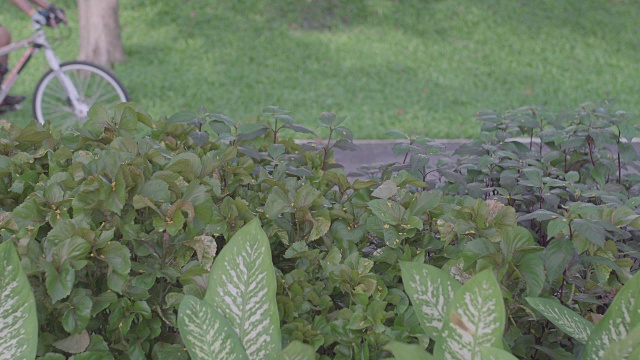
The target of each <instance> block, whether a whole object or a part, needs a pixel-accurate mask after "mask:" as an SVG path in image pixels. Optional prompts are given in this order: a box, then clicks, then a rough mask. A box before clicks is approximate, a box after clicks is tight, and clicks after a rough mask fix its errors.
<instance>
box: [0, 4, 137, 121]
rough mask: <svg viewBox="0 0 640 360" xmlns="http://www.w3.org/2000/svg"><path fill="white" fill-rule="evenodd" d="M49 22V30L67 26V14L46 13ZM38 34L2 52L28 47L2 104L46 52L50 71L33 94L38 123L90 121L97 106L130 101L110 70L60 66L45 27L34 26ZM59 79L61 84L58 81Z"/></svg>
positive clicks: (1, 91) (2, 92)
mask: <svg viewBox="0 0 640 360" xmlns="http://www.w3.org/2000/svg"><path fill="white" fill-rule="evenodd" d="M43 15H45V18H46V19H48V22H49V23H48V24H47V26H49V27H52V28H58V26H59V25H61V24H66V23H67V19H66V16H65V14H64V11H62V10H61V9H58V8H55V7H54V8H50V9H48V10H47V11H44V12H43ZM32 26H33V28H34V30H35V33H34V34H33V35H32V36H30V37H28V38H26V39H24V40H21V41H17V42H13V43H11V44H9V45H7V46H4V47H1V48H0V56H3V55H7V54H9V53H11V52H14V51H16V50H18V49H21V48H24V47H26V48H27V50H26V51H25V52H24V54H23V55H22V57H21V58H20V60H19V61H18V62H17V63H16V65H14V66H13V68H12V69H10V70H9V71H8V72H7V74H6V75H5V80H4V82H3V83H2V84H1V86H0V103H2V101H3V100H4V99H5V97H6V96H7V94H8V93H9V90H11V87H12V86H13V85H14V84H15V82H16V80H17V79H18V76H19V74H20V73H21V72H22V70H23V69H24V68H25V67H26V66H27V64H28V63H29V59H31V57H32V56H33V55H34V54H35V53H37V52H38V50H42V51H43V52H44V55H45V58H46V60H47V63H48V64H49V68H50V70H49V71H47V72H46V73H45V74H44V75H43V76H42V78H41V79H40V81H39V82H38V84H37V85H36V88H35V91H34V92H33V103H32V110H33V115H34V117H35V119H36V121H37V122H39V123H40V124H43V125H44V123H45V121H49V122H52V123H54V122H59V121H60V122H61V121H69V120H77V121H80V122H83V121H84V120H86V119H87V115H88V112H89V109H90V108H91V106H92V105H94V104H96V103H101V104H105V105H115V104H118V103H121V102H128V101H129V94H128V93H127V90H126V89H125V87H124V86H123V85H122V83H121V82H120V81H119V80H118V79H117V78H116V77H115V75H113V74H112V73H111V72H109V71H108V70H106V69H104V68H102V67H100V66H98V65H95V64H92V63H89V62H85V61H69V62H60V60H59V58H58V56H57V55H56V54H55V52H54V51H53V49H52V47H51V46H50V45H49V42H48V41H47V37H46V34H45V31H44V28H43V26H42V25H40V24H38V23H36V22H32ZM54 79H57V81H54ZM3 108H6V109H2V108H0V113H1V112H2V110H5V111H13V110H18V109H19V106H15V105H11V106H4V107H3Z"/></svg>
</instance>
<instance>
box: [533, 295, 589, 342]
mask: <svg viewBox="0 0 640 360" xmlns="http://www.w3.org/2000/svg"><path fill="white" fill-rule="evenodd" d="M526 300H527V302H528V303H529V305H531V306H532V307H533V308H534V309H536V310H538V312H540V313H541V314H542V315H544V317H546V318H547V319H548V320H549V321H551V322H552V323H553V325H555V326H557V327H558V329H560V330H562V331H564V332H565V333H566V334H567V335H569V336H571V337H572V338H574V339H576V340H578V341H579V342H580V343H582V344H586V343H587V339H588V338H589V334H591V332H592V330H593V324H592V323H590V322H589V321H587V320H586V319H585V318H583V317H582V316H580V315H578V314H576V313H575V312H574V311H572V310H571V309H569V308H567V307H565V306H564V305H562V304H560V302H559V301H557V300H555V299H545V298H534V297H528V298H526Z"/></svg>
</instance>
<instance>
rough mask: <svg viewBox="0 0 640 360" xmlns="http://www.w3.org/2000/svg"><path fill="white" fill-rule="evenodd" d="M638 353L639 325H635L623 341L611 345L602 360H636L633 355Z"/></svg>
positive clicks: (639, 348) (639, 341)
mask: <svg viewBox="0 0 640 360" xmlns="http://www.w3.org/2000/svg"><path fill="white" fill-rule="evenodd" d="M638 353H640V325H636V326H635V327H634V328H633V329H632V330H631V331H630V332H629V334H627V336H626V337H625V338H624V339H621V340H618V341H616V342H614V343H613V344H611V345H610V346H609V347H608V348H607V349H606V351H605V352H604V355H603V356H602V360H621V359H637V358H638V357H637V355H635V354H638ZM632 354H634V356H632Z"/></svg>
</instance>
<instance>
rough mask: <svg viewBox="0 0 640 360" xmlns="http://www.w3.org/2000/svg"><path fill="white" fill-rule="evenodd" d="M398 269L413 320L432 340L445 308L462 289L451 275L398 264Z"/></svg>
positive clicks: (426, 267) (438, 331)
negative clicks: (416, 320)
mask: <svg viewBox="0 0 640 360" xmlns="http://www.w3.org/2000/svg"><path fill="white" fill-rule="evenodd" d="M400 269H401V272H402V282H403V283H404V286H405V291H406V292H407V295H409V299H411V303H412V304H413V307H414V308H415V310H416V311H415V312H416V316H417V317H418V320H419V321H420V324H421V325H422V328H423V329H424V330H425V331H426V332H427V335H429V336H430V337H431V338H433V339H435V338H436V336H437V334H439V333H440V331H441V330H442V325H443V323H444V319H445V317H447V316H448V312H447V305H448V304H449V302H450V301H451V299H453V296H454V294H455V292H456V291H457V290H458V289H459V288H460V286H461V285H460V283H459V282H457V281H456V280H455V279H454V278H453V277H452V276H451V275H449V274H447V273H446V272H444V271H442V270H440V269H438V268H437V267H434V266H431V265H426V264H418V263H411V262H401V263H400Z"/></svg>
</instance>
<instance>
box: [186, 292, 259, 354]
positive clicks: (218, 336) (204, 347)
mask: <svg viewBox="0 0 640 360" xmlns="http://www.w3.org/2000/svg"><path fill="white" fill-rule="evenodd" d="M178 329H180V335H181V336H182V340H183V341H184V343H185V345H186V346H187V350H189V355H191V358H192V359H194V360H244V359H248V357H247V354H246V352H245V351H244V348H243V347H242V343H241V342H240V339H239V338H238V334H236V332H235V330H233V328H232V327H231V324H229V322H228V321H227V319H225V317H224V316H223V315H222V314H220V313H219V312H218V311H216V309H215V308H214V307H213V305H211V304H208V303H206V302H204V301H202V300H200V299H198V298H196V297H193V296H191V295H185V296H184V298H183V299H182V301H181V302H180V307H179V308H178Z"/></svg>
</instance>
